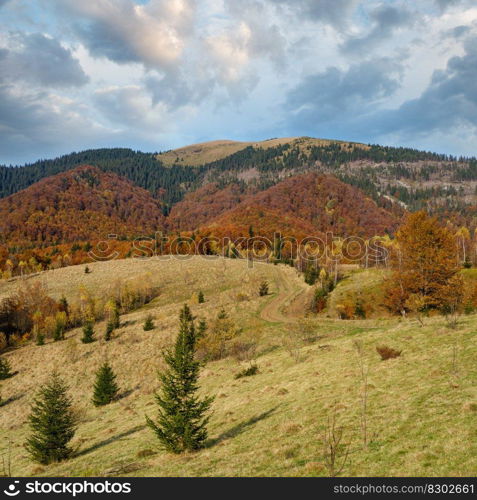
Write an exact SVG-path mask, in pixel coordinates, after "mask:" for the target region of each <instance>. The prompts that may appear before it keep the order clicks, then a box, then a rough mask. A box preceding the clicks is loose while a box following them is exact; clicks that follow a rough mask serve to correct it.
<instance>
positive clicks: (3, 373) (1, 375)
mask: <svg viewBox="0 0 477 500" xmlns="http://www.w3.org/2000/svg"><path fill="white" fill-rule="evenodd" d="M12 376H13V373H12V369H11V367H10V363H9V362H8V360H7V359H5V358H0V380H6V379H7V378H10V377H12Z"/></svg>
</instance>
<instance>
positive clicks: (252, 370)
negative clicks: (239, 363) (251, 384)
mask: <svg viewBox="0 0 477 500" xmlns="http://www.w3.org/2000/svg"><path fill="white" fill-rule="evenodd" d="M257 373H259V369H258V366H257V365H251V366H249V367H248V368H244V369H243V370H241V371H239V372H238V373H237V374H236V375H235V377H234V378H235V380H237V379H239V378H243V377H251V376H253V375H257Z"/></svg>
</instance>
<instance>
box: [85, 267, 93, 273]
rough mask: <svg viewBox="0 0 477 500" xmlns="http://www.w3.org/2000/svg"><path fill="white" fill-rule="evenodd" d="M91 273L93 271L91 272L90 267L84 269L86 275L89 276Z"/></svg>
mask: <svg viewBox="0 0 477 500" xmlns="http://www.w3.org/2000/svg"><path fill="white" fill-rule="evenodd" d="M90 272H91V271H90V269H89V267H88V266H86V267H85V268H84V273H85V274H89V273H90Z"/></svg>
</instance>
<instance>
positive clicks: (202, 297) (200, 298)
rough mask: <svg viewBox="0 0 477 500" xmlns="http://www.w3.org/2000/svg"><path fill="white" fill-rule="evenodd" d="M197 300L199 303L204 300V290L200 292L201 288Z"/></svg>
mask: <svg viewBox="0 0 477 500" xmlns="http://www.w3.org/2000/svg"><path fill="white" fill-rule="evenodd" d="M197 300H198V302H199V304H203V303H204V302H205V297H204V292H202V290H200V291H199V294H198V296H197Z"/></svg>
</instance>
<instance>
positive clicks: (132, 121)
mask: <svg viewBox="0 0 477 500" xmlns="http://www.w3.org/2000/svg"><path fill="white" fill-rule="evenodd" d="M94 103H95V105H96V107H97V109H98V110H100V111H101V112H102V114H103V115H104V116H105V117H106V118H107V119H108V120H109V121H110V122H111V123H112V124H113V126H114V127H115V128H118V127H121V126H123V127H124V126H126V127H130V128H135V127H139V128H144V127H154V130H153V133H158V132H160V131H161V129H162V128H163V127H164V125H165V121H166V117H165V116H164V115H165V113H164V110H163V109H161V105H160V104H159V105H157V104H156V105H153V103H152V100H151V96H150V95H149V94H148V93H147V92H145V91H144V90H143V89H142V88H141V87H139V86H135V85H130V86H125V87H109V88H104V89H98V90H96V92H95V95H94Z"/></svg>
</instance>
